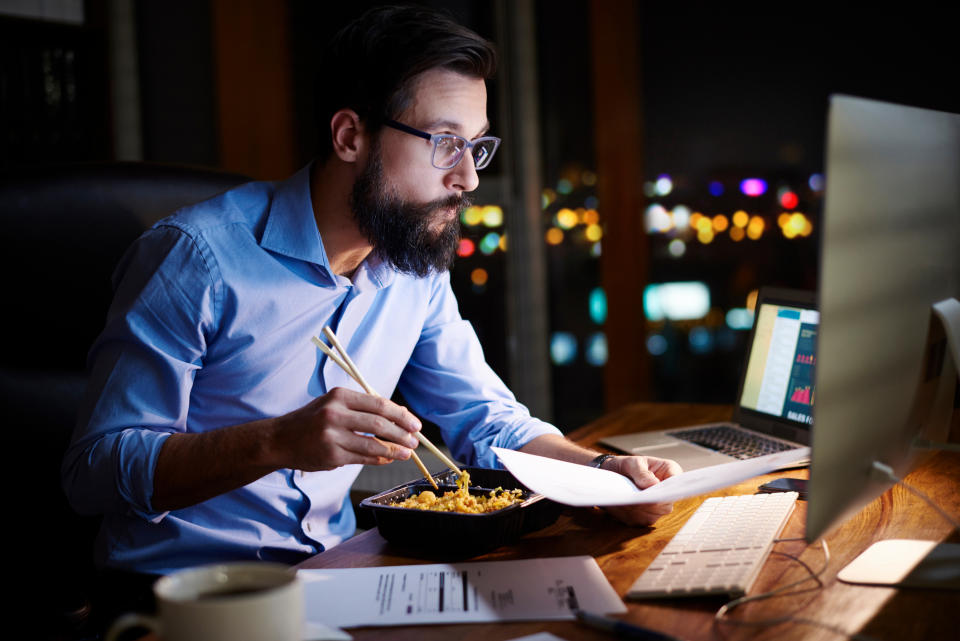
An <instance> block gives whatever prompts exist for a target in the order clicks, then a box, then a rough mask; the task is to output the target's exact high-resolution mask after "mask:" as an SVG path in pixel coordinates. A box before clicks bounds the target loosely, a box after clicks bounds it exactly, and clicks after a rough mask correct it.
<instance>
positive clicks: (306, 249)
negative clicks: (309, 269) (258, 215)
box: [260, 165, 330, 270]
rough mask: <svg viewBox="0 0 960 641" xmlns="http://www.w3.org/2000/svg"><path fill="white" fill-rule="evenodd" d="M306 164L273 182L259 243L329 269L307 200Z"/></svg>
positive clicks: (272, 249)
mask: <svg viewBox="0 0 960 641" xmlns="http://www.w3.org/2000/svg"><path fill="white" fill-rule="evenodd" d="M310 167H311V165H307V166H306V167H304V168H303V169H301V170H300V171H298V172H297V173H295V174H293V175H292V176H290V178H288V179H286V180H284V181H283V182H281V183H279V184H278V185H277V189H276V191H275V192H274V194H273V200H272V201H271V202H270V212H269V213H268V214H267V224H266V226H265V227H264V230H263V237H262V238H261V239H260V246H261V247H263V248H264V249H269V250H270V251H272V252H276V253H278V254H283V255H284V256H290V257H291V258H296V259H299V260H305V261H307V262H310V263H315V264H317V265H321V266H323V267H326V268H327V269H328V270H329V268H330V265H329V262H328V261H327V252H326V251H324V249H323V243H322V242H321V240H320V232H318V231H317V222H316V220H314V218H313V203H311V202H310Z"/></svg>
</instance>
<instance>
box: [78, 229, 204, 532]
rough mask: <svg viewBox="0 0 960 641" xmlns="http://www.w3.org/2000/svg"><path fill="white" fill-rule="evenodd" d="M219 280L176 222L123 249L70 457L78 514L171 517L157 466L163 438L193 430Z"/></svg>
mask: <svg viewBox="0 0 960 641" xmlns="http://www.w3.org/2000/svg"><path fill="white" fill-rule="evenodd" d="M217 282H218V279H217V277H216V267H215V264H214V263H213V262H212V256H211V255H210V252H209V251H206V250H205V246H204V245H203V244H202V243H200V242H199V241H198V240H197V239H196V237H194V236H192V235H190V234H188V233H186V232H185V230H183V229H179V228H176V227H171V226H161V227H157V228H154V229H152V230H150V231H148V232H147V233H146V234H144V236H142V237H141V238H140V239H139V240H138V241H137V242H136V243H135V244H134V245H133V246H132V247H131V248H130V250H129V251H128V252H127V254H126V255H125V256H124V258H123V260H122V261H121V263H120V266H119V267H118V268H117V272H116V274H115V277H114V285H115V294H114V301H113V304H112V305H111V308H110V311H109V313H108V315H107V323H106V326H105V328H104V331H103V333H102V334H101V335H100V337H99V338H98V339H97V341H96V343H95V344H94V346H93V347H92V349H91V350H90V355H89V358H88V367H89V379H88V385H87V392H86V396H85V399H84V403H83V406H82V407H81V410H80V413H79V416H78V421H77V426H76V428H75V431H74V434H73V439H72V441H71V444H70V447H69V448H68V450H67V453H66V455H65V457H64V461H63V467H62V483H63V488H64V491H65V493H66V495H67V497H68V499H69V501H70V504H71V505H72V506H73V507H74V509H76V510H77V511H78V512H81V513H87V514H97V513H99V514H107V513H116V512H123V511H132V512H133V513H136V514H139V515H140V516H142V517H143V518H145V519H149V520H153V521H157V520H160V519H162V518H163V517H164V514H163V513H156V512H155V511H154V510H153V507H152V504H151V498H152V495H153V483H154V470H155V468H156V462H157V458H158V456H159V453H160V449H161V448H162V446H163V443H164V441H165V440H166V439H167V438H168V437H169V436H170V435H171V434H173V433H176V432H184V431H186V429H187V413H188V409H189V404H190V391H191V388H192V385H193V380H194V375H195V373H196V371H197V370H198V369H199V368H200V366H201V364H202V359H203V357H204V354H205V349H206V345H207V342H208V338H209V335H210V334H211V332H212V331H213V330H212V328H213V327H214V326H215V316H216V307H217V296H216V285H215V284H216V283H217Z"/></svg>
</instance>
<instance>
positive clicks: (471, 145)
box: [383, 118, 500, 171]
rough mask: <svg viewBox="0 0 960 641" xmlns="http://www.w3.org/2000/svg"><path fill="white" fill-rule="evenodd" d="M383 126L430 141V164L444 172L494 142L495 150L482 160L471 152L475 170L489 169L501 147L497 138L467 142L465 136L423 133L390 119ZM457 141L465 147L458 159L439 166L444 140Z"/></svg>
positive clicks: (485, 137)
mask: <svg viewBox="0 0 960 641" xmlns="http://www.w3.org/2000/svg"><path fill="white" fill-rule="evenodd" d="M383 124H384V125H386V126H387V127H390V128H391V129H396V130H397V131H402V132H403V133H405V134H410V135H411V136H417V137H418V138H423V139H424V140H429V141H430V142H431V143H433V153H432V154H431V156H430V164H431V165H433V166H434V167H436V168H437V169H442V170H444V171H446V170H448V169H453V168H454V167H456V166H457V165H459V164H460V161H461V160H463V157H464V156H465V155H466V153H467V152H468V151H471V150H473V149H476V148H477V146H478V145H481V144H483V143H487V142H491V141H492V142H493V148H492V149H490V150H489V152H488V153H487V155H486V156H483V157H482V158H479V159H478V158H477V156H476V154H475V153H473V152H472V151H471V153H470V155H471V156H473V164H474V168H475V169H477V170H478V171H479V170H481V169H483V168H485V167H487V166H488V165H489V164H490V161H491V160H493V156H494V154H496V153H497V149H498V148H499V147H500V139H499V138H497V137H496V136H481V137H479V138H475V139H474V140H467V139H466V138H464V137H463V136H458V135H456V134H431V133H428V132H426V131H421V130H419V129H417V128H415V127H411V126H410V125H405V124H403V123H402V122H397V121H396V120H390V119H389V118H387V119H385V120H384V121H383ZM450 139H453V140H457V141H460V143H461V144H462V145H463V149H461V150H460V152H459V153H458V154H457V156H456V159H455V160H454V161H453V163H452V164H450V165H449V166H441V165H438V164H437V160H436V159H437V148H438V147H439V145H440V142H442V141H443V140H450ZM479 150H480V151H486V150H487V148H486V147H480V148H479Z"/></svg>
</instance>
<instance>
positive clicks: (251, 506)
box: [63, 167, 560, 573]
mask: <svg viewBox="0 0 960 641" xmlns="http://www.w3.org/2000/svg"><path fill="white" fill-rule="evenodd" d="M114 278H115V282H114V285H115V289H116V291H115V298H114V302H113V305H112V306H111V309H110V312H109V314H108V317H107V323H106V327H105V329H104V331H103V333H102V334H101V336H100V337H99V338H98V339H97V341H96V343H95V344H94V346H93V348H92V349H91V352H90V357H89V366H90V383H89V388H88V393H87V400H86V401H85V405H84V407H83V409H82V410H81V413H80V417H79V421H78V425H77V428H76V431H75V433H74V436H73V441H72V443H71V446H70V448H69V450H68V452H67V455H66V457H65V459H64V464H63V484H64V489H65V491H66V493H67V496H68V497H69V499H70V502H71V504H72V505H73V506H74V508H75V509H77V510H78V511H80V512H82V513H100V514H104V515H105V517H104V522H103V527H102V528H101V532H100V535H99V538H98V543H97V554H96V557H97V561H98V563H99V564H100V565H105V566H109V567H115V568H123V569H131V570H137V571H141V572H154V573H166V572H169V571H172V570H175V569H178V568H182V567H187V566H191V565H197V564H200V563H210V562H215V561H224V560H235V559H264V560H275V561H286V562H296V561H299V560H301V559H303V558H304V557H305V556H307V555H311V554H315V553H317V552H320V551H322V550H323V549H324V548H327V547H330V546H333V545H336V544H337V543H339V542H341V541H342V540H344V539H345V538H347V537H349V536H350V535H351V534H352V533H353V531H354V529H355V519H354V515H353V511H352V508H351V506H350V502H349V488H350V485H351V484H352V483H353V481H354V480H355V479H356V477H357V474H358V473H359V466H356V465H348V466H344V467H341V468H338V469H335V470H332V471H327V472H300V471H295V470H290V469H282V470H278V471H276V472H273V473H271V474H267V475H266V476H264V477H263V478H261V479H259V480H257V481H255V482H253V483H251V484H249V485H247V486H244V487H242V488H240V489H237V490H234V491H232V492H228V493H226V494H223V495H220V496H217V497H215V498H213V499H210V500H208V501H204V502H202V503H200V504H197V505H194V506H192V507H188V508H185V509H181V510H175V511H171V512H157V511H156V510H155V509H154V508H153V505H152V503H151V497H152V492H153V481H154V476H153V475H154V469H155V466H156V461H157V456H158V454H159V452H160V448H161V447H162V446H163V443H164V441H165V440H166V439H167V438H168V437H169V436H170V435H171V434H174V433H178V432H190V433H195V432H205V431H207V430H212V429H216V428H220V427H224V426H229V425H236V424H239V423H246V422H249V421H253V420H257V419H262V418H265V417H273V416H279V415H282V414H285V413H287V412H290V411H292V410H294V409H297V408H299V407H302V406H303V405H305V404H307V403H308V402H309V401H311V400H312V399H314V398H316V397H318V396H321V395H323V394H325V393H327V392H328V391H329V390H331V389H333V388H334V387H350V388H353V389H359V386H357V384H356V383H355V382H354V381H353V380H351V379H350V378H349V377H348V376H347V375H346V374H345V373H343V372H342V371H340V369H339V368H338V367H337V366H336V364H334V363H333V362H332V361H330V360H329V359H327V358H326V357H325V356H324V355H323V354H322V353H321V352H320V351H319V350H318V349H317V348H316V347H315V346H313V345H312V344H311V342H310V337H311V336H319V335H321V330H322V328H323V326H324V325H330V326H331V327H333V328H334V330H335V331H336V333H337V336H338V337H339V339H340V340H341V342H342V343H343V344H344V346H345V347H346V349H347V351H348V352H349V354H350V355H351V357H352V358H353V359H354V361H355V362H356V363H357V366H358V367H359V368H360V371H361V372H363V374H364V376H365V377H366V378H367V379H368V381H369V383H370V384H371V385H372V386H373V387H374V389H376V390H377V391H378V392H379V393H380V394H381V395H382V396H385V397H388V398H389V397H390V396H391V395H392V394H393V392H394V390H395V389H397V388H399V389H400V391H401V392H402V393H403V395H404V397H405V398H406V399H407V401H408V402H409V403H410V405H411V408H412V409H413V410H414V411H415V412H417V413H418V414H419V415H421V416H422V417H424V418H426V419H427V420H429V421H432V422H434V423H436V424H437V425H438V426H439V427H440V429H441V430H442V432H443V438H444V441H445V442H446V444H447V445H448V446H449V447H450V449H451V451H452V453H453V455H454V457H455V458H456V459H458V460H460V461H463V462H466V463H468V464H473V465H480V466H485V467H496V466H497V461H496V458H495V456H494V454H493V453H492V452H491V450H490V448H491V446H497V447H504V448H513V449H515V448H518V447H520V446H522V445H524V444H525V443H527V442H528V441H530V440H532V439H533V438H535V437H537V436H540V435H542V434H559V433H560V432H559V431H558V430H557V429H556V428H555V427H553V426H551V425H549V424H547V423H544V422H542V421H539V420H537V419H534V418H532V417H531V416H530V414H529V412H528V411H527V409H526V408H525V407H524V406H523V405H521V404H519V403H518V402H517V401H516V400H515V398H514V397H513V395H512V394H511V393H510V391H509V390H508V389H507V388H506V387H505V386H504V384H503V382H502V381H501V380H500V379H499V378H498V377H497V376H496V374H495V373H494V372H493V370H491V369H490V367H489V366H488V365H487V364H486V361H485V360H484V358H483V353H482V351H481V347H480V344H479V341H478V340H477V337H476V334H475V333H474V331H473V328H472V327H471V325H470V324H469V323H468V322H466V321H464V320H463V319H461V317H460V314H459V311H458V309H457V303H456V300H455V298H454V295H453V292H452V290H451V288H450V282H449V274H448V273H446V272H444V273H440V274H432V275H430V276H428V277H425V278H418V277H415V276H410V275H405V274H400V273H397V272H396V271H395V270H393V269H392V268H391V267H390V266H389V265H387V264H384V263H383V262H381V261H379V260H378V259H377V258H376V257H374V256H371V257H370V258H368V259H367V261H366V262H364V263H363V264H362V265H361V266H360V267H359V268H358V269H357V271H356V272H355V274H354V277H353V280H352V281H351V280H349V279H347V278H344V277H343V276H338V275H336V274H334V273H333V272H332V271H331V270H330V266H329V263H328V261H327V256H326V253H325V252H324V249H323V243H322V241H321V238H320V235H319V233H318V232H317V227H316V223H315V222H314V219H313V208H312V206H311V200H310V182H309V167H308V168H304V169H303V170H301V171H300V172H298V173H297V174H295V175H294V176H292V177H291V178H290V179H288V180H287V181H284V182H282V183H279V184H273V183H264V182H255V183H249V184H246V185H243V186H241V187H238V188H236V189H233V190H231V191H228V192H226V193H224V194H222V195H220V196H218V197H215V198H213V199H212V200H209V201H206V202H203V203H200V204H198V205H194V206H191V207H187V208H185V209H182V210H180V211H179V212H177V213H176V214H174V215H173V216H171V217H170V218H167V219H165V220H163V221H160V222H159V223H157V224H156V225H155V226H154V227H153V228H152V229H150V230H149V231H147V232H146V233H145V234H144V235H143V236H142V237H141V238H140V239H139V240H138V241H137V242H136V243H135V244H134V245H133V246H132V247H131V248H130V250H129V251H128V252H127V254H126V255H125V256H124V258H123V260H122V261H121V263H120V265H119V267H118V269H117V272H116V274H115V277H114Z"/></svg>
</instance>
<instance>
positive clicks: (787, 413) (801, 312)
mask: <svg viewBox="0 0 960 641" xmlns="http://www.w3.org/2000/svg"><path fill="white" fill-rule="evenodd" d="M819 322H820V314H819V312H818V311H817V309H816V297H815V295H814V293H813V292H807V291H799V290H792V289H779V288H770V287H767V288H762V289H761V290H760V292H759V293H758V295H757V304H756V307H755V313H754V322H753V329H752V330H751V332H750V342H749V347H748V349H747V357H746V361H745V363H744V366H743V367H742V368H741V373H740V386H739V391H738V394H737V399H738V401H737V406H736V409H735V410H734V414H733V419H732V420H731V421H730V422H729V423H707V424H701V425H691V426H688V427H681V428H675V429H669V430H661V431H656V432H639V433H636V434H624V435H619V436H610V437H606V438H604V439H601V440H600V443H601V444H603V445H606V446H607V447H609V448H611V449H614V450H618V451H620V452H624V453H627V454H640V455H649V456H658V457H660V458H668V459H673V460H675V461H677V462H678V463H679V464H680V465H681V466H682V467H683V469H684V470H695V469H698V468H702V467H708V466H711V465H718V464H721V463H729V462H731V461H736V460H742V459H748V458H754V457H756V456H763V455H765V454H772V453H774V452H779V451H783V450H787V449H794V448H798V447H805V446H808V445H810V431H811V429H812V427H813V400H814V376H813V373H814V367H815V366H816V361H817V357H816V343H817V328H818V326H819ZM803 464H805V462H798V463H796V464H793V465H791V466H790V467H797V466H799V465H803Z"/></svg>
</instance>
